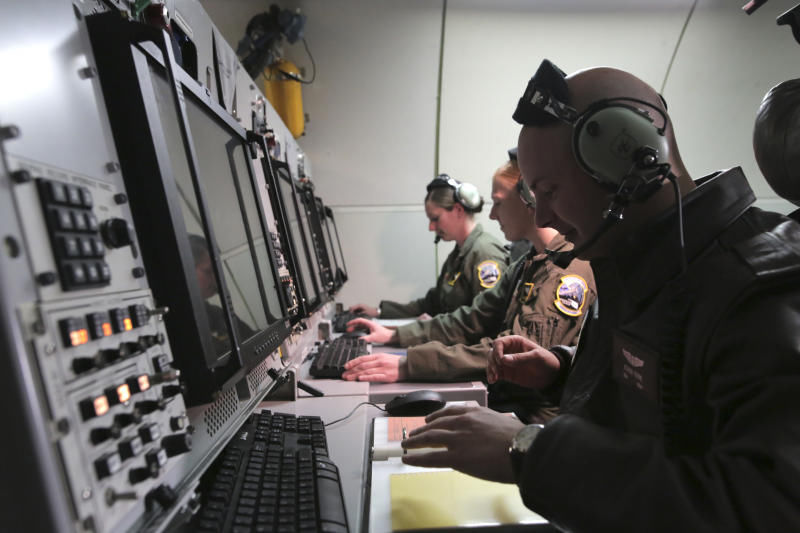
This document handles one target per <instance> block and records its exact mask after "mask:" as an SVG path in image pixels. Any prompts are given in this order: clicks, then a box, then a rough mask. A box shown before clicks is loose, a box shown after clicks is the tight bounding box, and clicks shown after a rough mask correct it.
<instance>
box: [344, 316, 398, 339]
mask: <svg viewBox="0 0 800 533" xmlns="http://www.w3.org/2000/svg"><path fill="white" fill-rule="evenodd" d="M357 328H363V329H367V330H369V334H367V335H364V336H363V337H362V339H364V341H365V342H371V343H374V344H387V343H388V342H389V341H391V339H392V336H393V335H394V331H393V330H391V329H389V328H387V327H384V326H381V325H380V324H378V323H377V322H374V321H372V320H367V319H366V318H354V319H353V320H351V321H350V322H348V323H347V331H353V330H355V329H357Z"/></svg>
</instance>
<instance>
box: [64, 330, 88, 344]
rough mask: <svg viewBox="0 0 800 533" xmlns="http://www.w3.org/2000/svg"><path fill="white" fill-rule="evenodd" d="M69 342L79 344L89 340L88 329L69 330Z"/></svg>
mask: <svg viewBox="0 0 800 533" xmlns="http://www.w3.org/2000/svg"><path fill="white" fill-rule="evenodd" d="M69 342H70V344H71V345H72V346H80V345H81V344H86V343H87V342H89V330H87V329H85V328H84V329H75V330H72V331H70V332H69Z"/></svg>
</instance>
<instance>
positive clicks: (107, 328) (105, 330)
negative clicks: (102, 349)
mask: <svg viewBox="0 0 800 533" xmlns="http://www.w3.org/2000/svg"><path fill="white" fill-rule="evenodd" d="M101 327H102V328H103V336H104V337H108V336H109V335H111V334H113V333H114V330H112V329H111V322H103V325H102V326H101Z"/></svg>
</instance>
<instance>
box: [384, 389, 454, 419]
mask: <svg viewBox="0 0 800 533" xmlns="http://www.w3.org/2000/svg"><path fill="white" fill-rule="evenodd" d="M445 403H446V402H445V401H444V398H442V395H441V394H439V393H438V392H436V391H432V390H427V389H422V390H415V391H412V392H409V393H408V394H401V395H400V396H395V397H394V398H392V399H391V400H389V403H387V404H386V413H387V414H388V415H389V416H425V415H429V414H431V413H432V412H434V411H436V410H438V409H441V408H442V407H444V405H445Z"/></svg>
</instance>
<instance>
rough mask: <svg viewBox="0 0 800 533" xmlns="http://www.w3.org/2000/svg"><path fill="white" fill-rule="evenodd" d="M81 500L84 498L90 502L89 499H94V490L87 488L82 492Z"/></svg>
mask: <svg viewBox="0 0 800 533" xmlns="http://www.w3.org/2000/svg"><path fill="white" fill-rule="evenodd" d="M81 498H83V499H84V500H89V499H91V498H92V489H90V488H88V487H87V488H84V489H83V490H82V491H81Z"/></svg>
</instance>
